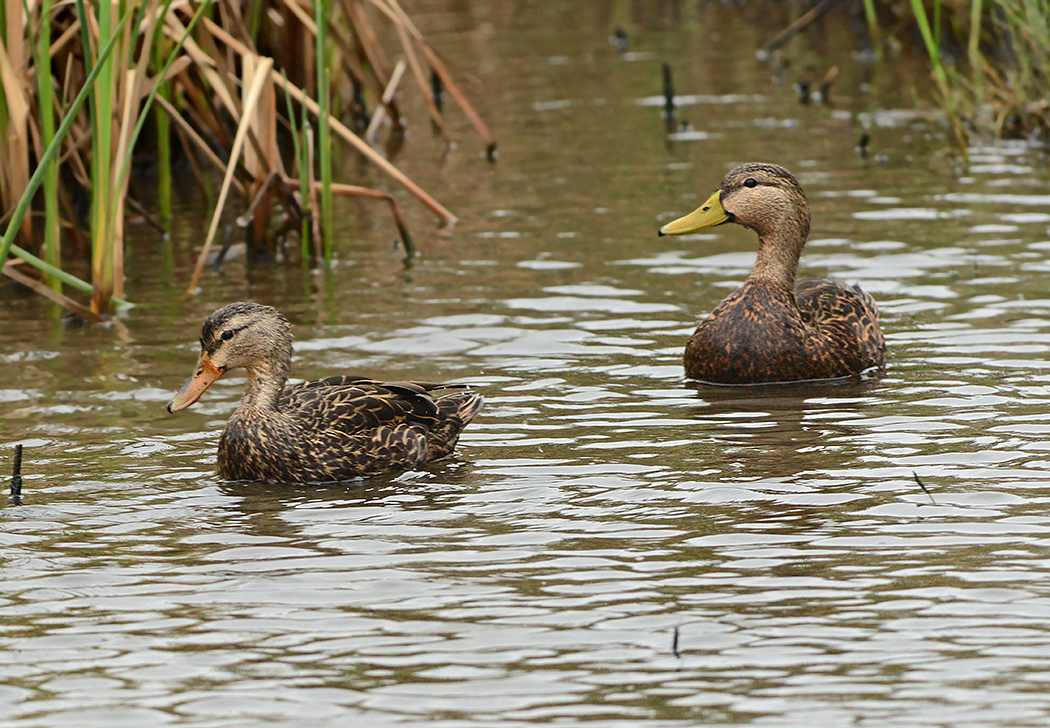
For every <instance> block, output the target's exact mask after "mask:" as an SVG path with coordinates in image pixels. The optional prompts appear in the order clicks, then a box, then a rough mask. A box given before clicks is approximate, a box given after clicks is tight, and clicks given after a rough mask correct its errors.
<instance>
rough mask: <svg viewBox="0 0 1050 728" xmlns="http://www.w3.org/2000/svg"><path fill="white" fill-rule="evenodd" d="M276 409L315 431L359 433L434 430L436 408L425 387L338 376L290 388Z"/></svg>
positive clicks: (414, 384) (406, 383)
mask: <svg viewBox="0 0 1050 728" xmlns="http://www.w3.org/2000/svg"><path fill="white" fill-rule="evenodd" d="M278 409H280V411H281V412H283V413H284V414H286V415H288V416H290V417H292V418H294V419H295V420H296V421H297V422H299V423H301V424H302V425H304V426H305V427H307V428H309V429H313V430H328V431H336V432H341V433H345V434H347V435H353V434H359V433H362V432H364V431H367V430H372V429H375V428H377V427H382V426H384V425H385V426H396V425H399V424H402V423H409V424H415V425H423V426H425V427H430V426H431V425H432V424H434V423H435V422H436V421H437V416H438V408H437V404H436V403H435V402H434V399H433V398H432V397H431V396H430V395H429V393H428V390H427V388H426V387H425V386H423V385H421V384H418V383H415V382H380V381H377V380H374V379H365V378H359V377H348V376H336V377H328V378H327V379H316V380H313V381H309V382H303V383H301V384H297V385H295V386H294V387H289V388H287V389H286V390H285V391H284V392H283V393H282V394H281V398H280V400H279V404H278Z"/></svg>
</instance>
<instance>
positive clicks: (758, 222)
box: [684, 163, 886, 384]
mask: <svg viewBox="0 0 1050 728" xmlns="http://www.w3.org/2000/svg"><path fill="white" fill-rule="evenodd" d="M718 196H719V204H720V205H721V206H722V208H723V209H724V211H725V214H726V217H727V218H728V219H727V220H726V221H727V222H735V223H738V224H741V225H743V226H745V227H748V228H751V229H752V230H755V231H756V232H757V233H758V235H759V241H760V243H759V252H758V257H757V258H756V261H755V267H754V269H753V270H752V272H751V275H750V276H749V277H748V280H747V282H746V283H745V284H744V285H743V286H741V287H740V288H739V289H737V290H736V291H735V292H733V293H732V294H730V295H729V296H727V297H726V298H725V299H724V300H723V301H722V302H721V303H720V304H719V305H718V307H717V308H715V310H714V311H713V312H712V313H711V314H710V316H708V318H706V319H705V320H704V321H702V322H701V323H700V325H699V326H698V327H697V329H696V332H695V333H694V334H693V336H692V338H691V339H690V340H689V342H688V344H687V345H686V350H685V358H684V364H685V373H686V376H688V377H689V378H691V379H697V380H700V381H705V382H712V383H718V384H758V383H766V382H790V381H801V380H812V379H833V378H840V377H849V376H856V375H859V374H860V373H861V372H864V371H866V370H869V369H872V368H882V367H884V366H885V352H886V342H885V340H884V338H883V334H882V330H881V329H880V328H879V320H878V319H879V313H878V307H877V306H876V304H875V301H874V299H872V297H871V296H869V295H868V294H867V293H865V292H864V291H862V290H861V289H860V288H859V287H857V286H850V285H846V284H844V283H841V282H839V281H836V280H832V279H827V280H817V279H803V280H798V281H796V279H795V273H796V270H797V267H798V260H799V255H800V253H801V251H802V248H803V246H804V245H805V243H806V238H807V237H808V234H809V207H808V205H807V204H806V198H805V195H804V194H803V192H802V188H801V186H800V185H799V184H798V181H797V180H796V179H795V178H794V177H793V176H792V175H791V173H790V172H788V171H787V170H786V169H784V168H783V167H779V166H777V165H771V164H757V163H750V164H744V165H741V166H739V167H737V168H736V169H734V170H732V171H731V172H729V174H727V175H726V177H725V179H724V180H723V181H722V185H721V188H720V191H719V193H718Z"/></svg>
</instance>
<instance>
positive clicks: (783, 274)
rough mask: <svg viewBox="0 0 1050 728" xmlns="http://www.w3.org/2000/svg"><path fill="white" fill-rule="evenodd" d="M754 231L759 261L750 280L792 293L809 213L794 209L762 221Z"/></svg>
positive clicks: (757, 259) (805, 236)
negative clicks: (770, 284)
mask: <svg viewBox="0 0 1050 728" xmlns="http://www.w3.org/2000/svg"><path fill="white" fill-rule="evenodd" d="M753 229H754V230H755V232H757V233H758V257H757V258H756V259H755V267H754V269H753V270H752V271H751V275H750V276H749V280H751V281H756V282H758V281H761V282H764V283H772V284H774V285H777V286H780V287H783V288H785V289H787V290H788V291H793V290H794V289H795V276H796V274H797V273H798V258H799V256H800V255H801V254H802V247H803V246H804V245H805V244H806V238H807V237H809V212H808V211H807V210H805V209H799V208H795V209H793V210H790V211H787V212H786V214H783V215H778V216H776V217H774V218H771V219H768V220H762V221H761V222H760V223H759V224H757V225H754V226H753Z"/></svg>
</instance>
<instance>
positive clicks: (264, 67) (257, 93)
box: [187, 58, 273, 293]
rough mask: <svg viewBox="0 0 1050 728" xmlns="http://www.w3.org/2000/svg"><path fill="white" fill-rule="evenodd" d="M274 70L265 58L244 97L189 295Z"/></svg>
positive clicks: (198, 277) (271, 63) (195, 283)
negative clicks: (253, 114) (240, 115)
mask: <svg viewBox="0 0 1050 728" xmlns="http://www.w3.org/2000/svg"><path fill="white" fill-rule="evenodd" d="M272 68H273V59H272V58H263V59H261V60H260V61H259V65H258V67H257V68H256V69H255V72H254V74H253V77H252V85H251V87H250V88H249V89H248V93H247V94H246V95H245V97H244V110H245V113H244V115H243V116H242V117H241V123H240V124H239V125H238V126H237V135H236V136H235V137H234V139H233V148H232V149H231V150H230V161H229V162H228V164H227V167H226V176H225V177H224V178H223V181H222V189H221V190H220V191H219V199H218V202H216V203H215V212H214V213H213V214H212V218H211V225H210V226H209V227H208V235H207V237H205V239H204V246H203V247H202V248H201V252H200V255H198V256H197V266H196V268H194V269H193V276H192V278H190V285H189V288H188V289H187V292H188V293H194V292H195V291H196V289H197V284H198V283H199V282H200V277H201V273H202V272H203V271H204V263H205V261H206V260H207V259H208V251H209V250H210V249H211V244H212V241H214V240H215V233H216V231H217V230H218V229H219V220H220V218H221V217H222V210H223V207H224V205H225V203H226V196H227V194H229V192H230V185H231V184H232V182H233V174H234V172H235V171H236V170H237V159H238V157H239V156H240V154H241V150H242V149H243V148H244V141H245V139H246V138H247V137H248V130H249V128H250V126H251V114H252V112H253V111H254V109H255V107H256V105H257V104H258V103H259V99H260V97H261V96H262V93H263V87H264V86H268V85H269V83H270V70H271V69H272Z"/></svg>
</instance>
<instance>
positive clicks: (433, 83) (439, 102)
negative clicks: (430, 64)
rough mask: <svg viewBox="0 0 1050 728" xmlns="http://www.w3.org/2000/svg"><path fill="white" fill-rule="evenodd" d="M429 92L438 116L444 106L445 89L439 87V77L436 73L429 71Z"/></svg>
mask: <svg viewBox="0 0 1050 728" xmlns="http://www.w3.org/2000/svg"><path fill="white" fill-rule="evenodd" d="M430 90H431V93H432V94H433V96H434V106H435V107H437V110H438V113H439V114H440V113H441V112H442V111H443V107H444V105H445V89H444V87H443V86H442V85H441V76H439V75H438V72H437V71H434V70H431V72H430Z"/></svg>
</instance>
